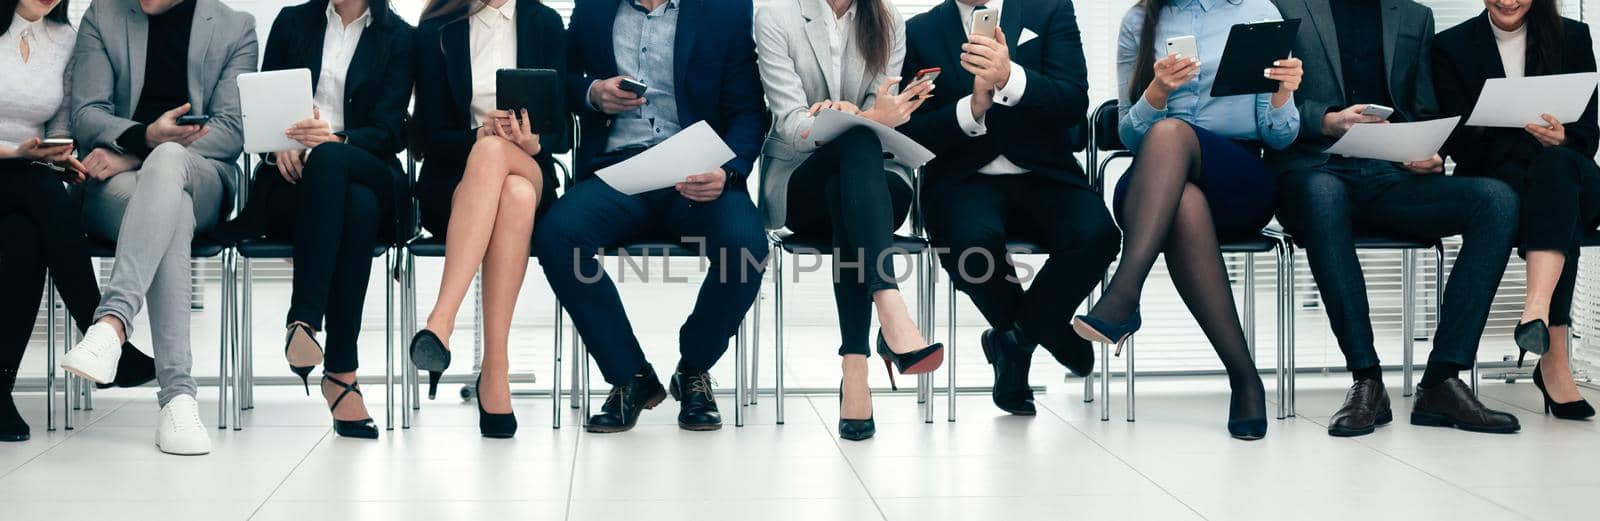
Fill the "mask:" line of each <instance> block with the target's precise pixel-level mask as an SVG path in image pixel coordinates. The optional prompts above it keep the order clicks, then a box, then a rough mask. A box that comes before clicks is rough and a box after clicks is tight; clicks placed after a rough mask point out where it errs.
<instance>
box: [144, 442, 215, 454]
mask: <svg viewBox="0 0 1600 521" xmlns="http://www.w3.org/2000/svg"><path fill="white" fill-rule="evenodd" d="M156 450H159V451H161V453H162V454H171V455H173V456H204V455H207V454H210V453H211V449H206V450H205V451H204V452H177V451H174V450H167V449H166V448H165V447H162V446H161V443H160V442H157V443H156Z"/></svg>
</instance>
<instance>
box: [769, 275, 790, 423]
mask: <svg viewBox="0 0 1600 521" xmlns="http://www.w3.org/2000/svg"><path fill="white" fill-rule="evenodd" d="M772 272H773V275H775V278H776V279H777V283H776V284H774V285H773V287H772V288H773V289H772V318H773V324H772V364H773V369H772V385H773V390H772V395H773V400H772V401H773V408H774V409H775V410H776V412H777V423H778V425H783V338H784V337H785V336H788V332H789V330H788V329H786V328H784V327H783V286H784V284H785V283H786V282H787V281H786V280H784V273H783V250H778V254H777V255H774V256H773V257H772Z"/></svg>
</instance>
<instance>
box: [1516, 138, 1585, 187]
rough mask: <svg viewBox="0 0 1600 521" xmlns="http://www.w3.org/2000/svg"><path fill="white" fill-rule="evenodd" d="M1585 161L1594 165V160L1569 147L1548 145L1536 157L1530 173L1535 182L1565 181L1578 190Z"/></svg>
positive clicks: (1529, 170)
mask: <svg viewBox="0 0 1600 521" xmlns="http://www.w3.org/2000/svg"><path fill="white" fill-rule="evenodd" d="M1584 163H1588V164H1589V165H1593V164H1594V160H1593V159H1590V158H1587V157H1584V156H1583V154H1580V153H1578V152H1577V151H1575V150H1572V149H1570V148H1567V147H1546V148H1545V149H1544V150H1541V151H1540V152H1539V155H1538V156H1536V157H1534V159H1533V165H1532V167H1531V168H1529V169H1528V175H1529V178H1530V179H1531V180H1533V181H1534V182H1548V181H1558V182H1565V183H1567V184H1570V185H1572V186H1573V189H1574V190H1576V189H1577V184H1578V179H1579V177H1578V176H1579V174H1580V172H1582V171H1583V170H1582V169H1583V168H1584V166H1586V165H1584Z"/></svg>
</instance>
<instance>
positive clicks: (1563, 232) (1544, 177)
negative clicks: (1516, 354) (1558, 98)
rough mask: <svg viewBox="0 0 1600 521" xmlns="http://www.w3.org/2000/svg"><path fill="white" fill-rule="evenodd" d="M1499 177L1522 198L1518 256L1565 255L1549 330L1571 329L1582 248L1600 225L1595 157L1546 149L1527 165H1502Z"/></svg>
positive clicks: (1599, 174) (1552, 300)
mask: <svg viewBox="0 0 1600 521" xmlns="http://www.w3.org/2000/svg"><path fill="white" fill-rule="evenodd" d="M1495 171H1496V172H1498V173H1500V174H1502V177H1501V179H1502V180H1504V181H1506V182H1507V183H1509V184H1511V187H1512V188H1513V189H1515V190H1516V191H1517V194H1518V195H1519V196H1521V198H1522V206H1521V208H1522V219H1521V222H1520V223H1518V229H1517V238H1518V244H1519V245H1520V247H1519V251H1520V252H1521V254H1522V255H1523V256H1524V257H1526V256H1527V254H1528V253H1527V252H1529V251H1559V252H1563V253H1565V254H1566V264H1565V265H1563V266H1562V268H1561V279H1560V280H1559V281H1557V282H1556V290H1555V292H1554V293H1552V294H1551V295H1550V325H1551V326H1565V325H1570V324H1572V292H1573V290H1574V289H1575V287H1576V286H1577V285H1578V255H1579V253H1581V252H1582V248H1579V247H1578V245H1579V244H1580V241H1581V240H1582V239H1583V235H1584V233H1586V232H1588V231H1590V230H1593V229H1595V226H1596V225H1597V224H1600V167H1596V166H1595V163H1594V159H1593V158H1588V157H1584V156H1583V154H1580V153H1578V152H1576V151H1573V150H1572V149H1570V148H1566V147H1550V148H1545V149H1544V150H1542V151H1540V152H1539V155H1537V156H1535V157H1534V158H1533V160H1532V161H1529V162H1526V163H1508V164H1505V165H1501V167H1500V168H1499V169H1497V170H1495Z"/></svg>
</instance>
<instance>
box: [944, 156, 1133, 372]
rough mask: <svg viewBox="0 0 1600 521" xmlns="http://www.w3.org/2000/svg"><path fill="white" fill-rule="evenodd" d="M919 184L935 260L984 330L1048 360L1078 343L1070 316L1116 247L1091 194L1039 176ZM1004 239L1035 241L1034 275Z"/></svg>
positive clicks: (1113, 229)
mask: <svg viewBox="0 0 1600 521" xmlns="http://www.w3.org/2000/svg"><path fill="white" fill-rule="evenodd" d="M925 186H926V188H925V192H926V193H924V194H923V205H924V206H923V209H924V210H923V211H924V212H926V214H927V218H928V232H929V235H930V238H931V239H932V240H933V245H934V247H935V248H938V249H939V262H940V263H941V264H943V265H944V268H945V270H946V271H947V272H949V275H950V280H951V282H952V283H953V284H955V285H956V288H957V289H959V290H961V291H963V292H965V293H966V294H967V296H968V297H971V298H972V303H973V304H975V305H977V307H978V310H979V311H980V312H982V313H983V317H984V319H986V320H987V321H988V322H989V325H990V326H991V327H994V328H996V329H1010V328H1011V327H1013V326H1021V327H1022V330H1023V331H1025V332H1026V333H1027V336H1028V338H1029V339H1031V340H1033V341H1034V342H1037V343H1039V344H1041V345H1044V346H1045V347H1046V348H1047V349H1049V350H1050V351H1052V352H1057V351H1059V350H1060V349H1061V348H1064V347H1066V346H1070V345H1074V344H1082V345H1087V343H1088V342H1087V341H1086V340H1083V339H1082V338H1080V337H1078V335H1077V334H1075V333H1073V332H1072V330H1071V326H1070V318H1071V314H1072V312H1073V311H1074V310H1076V309H1077V308H1078V304H1079V303H1081V302H1083V300H1084V299H1085V298H1087V297H1088V296H1089V291H1090V290H1092V289H1094V286H1095V284H1097V283H1099V282H1100V279H1101V277H1103V276H1105V271H1106V267H1107V266H1109V265H1111V261H1112V260H1113V259H1115V258H1116V256H1117V250H1118V249H1119V248H1120V246H1121V241H1122V237H1121V234H1120V232H1118V231H1117V226H1116V225H1115V224H1114V223H1113V222H1112V221H1111V213H1110V212H1109V211H1107V210H1106V205H1105V201H1103V200H1102V199H1101V198H1100V195H1099V194H1096V193H1094V192H1092V191H1090V190H1089V189H1088V188H1084V187H1079V186H1074V185H1069V184H1066V183H1062V182H1060V181H1055V180H1052V179H1048V178H1045V177H1043V176H1041V175H1038V174H1020V175H983V174H973V175H969V176H967V177H965V178H963V179H959V180H955V181H946V182H939V183H931V184H928V185H925ZM1008 238H1020V239H1026V240H1029V241H1032V242H1036V243H1038V244H1039V245H1040V246H1043V247H1044V248H1045V249H1046V250H1047V251H1049V252H1050V256H1049V259H1048V260H1046V261H1045V263H1044V265H1043V266H1041V267H1039V268H1038V269H1037V270H1035V269H1033V268H1032V267H1031V266H1027V265H1019V264H1017V263H1015V262H1014V261H1012V260H1011V259H1009V258H1008V256H1007V253H1008V252H1007V251H1006V240H1007V239H1008ZM1019 267H1021V268H1023V269H1022V271H1021V273H1020V275H1019V271H1018V268H1019ZM1029 278H1031V279H1032V284H1031V285H1030V286H1029V287H1028V289H1027V290H1026V291H1024V290H1023V287H1022V282H1023V281H1024V280H1026V279H1029Z"/></svg>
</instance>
